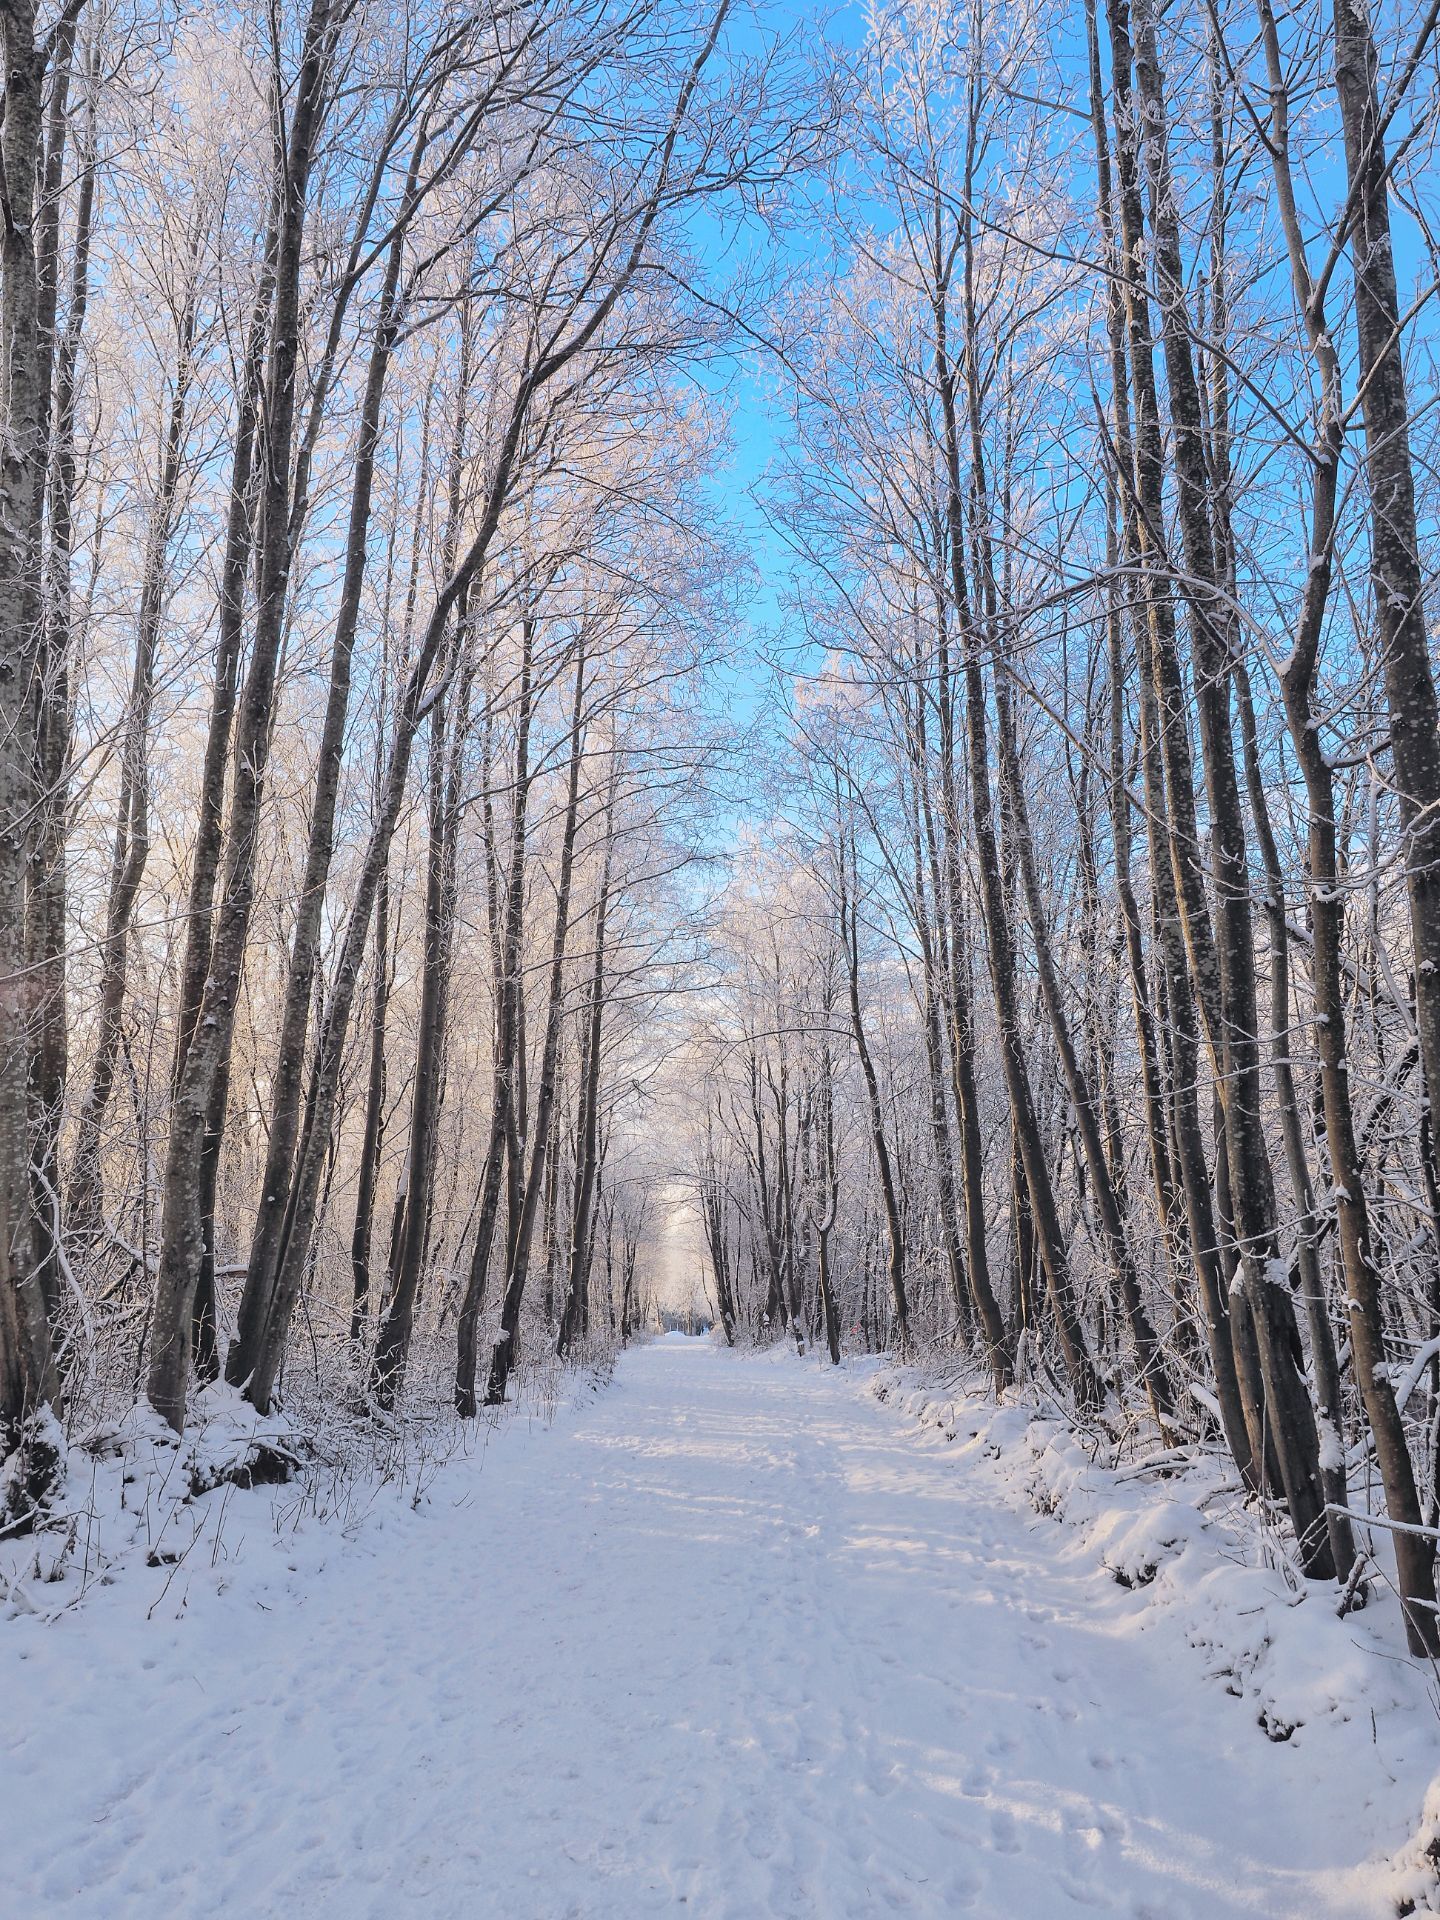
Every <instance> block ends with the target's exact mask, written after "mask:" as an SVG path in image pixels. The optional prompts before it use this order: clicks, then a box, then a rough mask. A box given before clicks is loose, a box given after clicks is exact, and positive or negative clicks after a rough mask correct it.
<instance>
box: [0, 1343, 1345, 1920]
mask: <svg viewBox="0 0 1440 1920" xmlns="http://www.w3.org/2000/svg"><path fill="white" fill-rule="evenodd" d="M247 1567H248V1572H247V1571H245V1569H246V1568H247ZM223 1574H224V1566H223V1563H222V1564H221V1565H220V1567H219V1568H218V1569H215V1570H212V1569H208V1568H207V1569H204V1570H197V1572H196V1573H195V1575H194V1576H193V1580H194V1584H193V1587H192V1589H191V1594H190V1600H189V1603H188V1604H187V1605H186V1606H185V1608H184V1609H183V1611H182V1612H181V1613H180V1617H179V1618H168V1619H167V1618H166V1617H165V1612H164V1610H159V1611H157V1615H156V1618H155V1619H153V1620H151V1621H149V1622H146V1621H145V1619H144V1615H143V1610H142V1609H140V1608H139V1606H138V1605H136V1604H134V1603H133V1602H131V1601H127V1600H125V1599H124V1598H123V1597H122V1588H123V1587H124V1585H125V1584H126V1583H125V1582H123V1581H122V1583H121V1586H120V1587H117V1588H115V1589H112V1590H109V1591H108V1592H105V1593H99V1594H96V1595H93V1596H92V1598H91V1599H90V1600H89V1601H88V1602H87V1604H86V1606H85V1607H84V1608H83V1609H82V1610H81V1611H80V1612H78V1613H76V1614H74V1615H72V1616H68V1617H67V1618H66V1619H65V1620H64V1621H62V1622H60V1623H57V1624H56V1625H54V1626H50V1627H46V1626H42V1625H41V1624H40V1623H39V1622H38V1621H26V1620H21V1621H17V1622H12V1623H11V1624H10V1625H8V1626H6V1627H4V1628H0V1716H3V1717H0V1861H3V1871H0V1910H3V1912H4V1913H5V1914H7V1915H11V1914H13V1915H15V1916H16V1917H17V1920H20V1917H21V1916H24V1920H49V1916H51V1915H57V1916H58V1915H65V1916H72V1915H73V1916H87V1917H89V1916H94V1920H130V1916H136V1917H137V1920H138V1917H139V1916H145V1920H160V1916H167V1917H168V1916H177V1917H183V1920H198V1917H199V1916H203V1915H224V1916H227V1917H228V1920H248V1917H249V1916H257V1920H258V1916H271V1915H274V1916H280V1915H284V1916H286V1920H306V1917H307V1916H325V1920H352V1917H353V1920H361V1917H364V1916H374V1920H409V1917H410V1916H414V1917H415V1920H420V1917H421V1916H423V1920H461V1916H464V1917H465V1920H491V1917H493V1920H501V1916H504V1920H562V1916H576V1917H577V1920H581V1917H583V1920H612V1917H613V1920H631V1917H632V1916H635V1915H641V1914H648V1913H665V1914H680V1913H684V1914H687V1915H690V1916H694V1920H701V1917H702V1916H705V1917H706V1920H722V1917H723V1920H742V1916H743V1917H744V1920H752V1917H753V1920H771V1917H772V1916H774V1917H776V1920H784V1917H785V1916H792V1915H793V1916H806V1917H807V1920H842V1917H843V1916H852V1915H853V1916H857V1917H859V1916H864V1917H867V1920H868V1917H869V1916H876V1915H884V1914H888V1913H892V1912H893V1913H902V1914H911V1915H919V1916H934V1917H935V1920H939V1917H940V1916H950V1915H962V1914H973V1915H976V1916H980V1917H981V1920H1052V1916H1063V1915H1067V1914H1070V1913H1072V1912H1073V1913H1076V1914H1085V1913H1100V1914H1104V1913H1116V1914H1121V1915H1125V1916H1130V1920H1142V1916H1148V1917H1149V1920H1202V1916H1203V1920H1222V1917H1223V1916H1242V1915H1243V1916H1254V1915H1259V1914H1266V1915H1280V1914H1283V1915H1293V1916H1296V1917H1297V1920H1298V1917H1299V1916H1304V1920H1321V1917H1322V1916H1335V1917H1336V1920H1340V1917H1342V1916H1343V1920H1358V1916H1360V1915H1362V1914H1365V1913H1366V1912H1369V1911H1371V1910H1372V1909H1371V1908H1370V1907H1369V1905H1368V1904H1367V1902H1366V1899H1365V1896H1364V1895H1363V1893H1362V1891H1361V1882H1360V1880H1359V1879H1358V1878H1357V1877H1355V1876H1354V1875H1353V1874H1352V1873H1351V1872H1350V1869H1351V1868H1353V1867H1356V1866H1358V1864H1359V1861H1360V1858H1361V1855H1362V1854H1363V1853H1364V1852H1365V1851H1366V1850H1367V1849H1368V1847H1369V1846H1371V1845H1372V1844H1373V1836H1371V1835H1370V1834H1369V1833H1368V1831H1367V1828H1366V1816H1365V1812H1364V1809H1363V1806H1361V1805H1360V1804H1358V1803H1359V1802H1360V1801H1361V1800H1362V1799H1363V1795H1362V1794H1361V1793H1360V1792H1359V1791H1358V1790H1356V1783H1354V1782H1349V1783H1347V1782H1344V1781H1341V1782H1336V1783H1333V1786H1331V1785H1330V1783H1327V1787H1329V1790H1327V1791H1322V1792H1320V1793H1319V1794H1318V1796H1317V1793H1316V1788H1315V1781H1314V1778H1313V1774H1312V1773H1311V1771H1310V1770H1309V1769H1308V1768H1307V1767H1306V1765H1305V1763H1304V1761H1303V1758H1302V1757H1301V1756H1300V1755H1299V1754H1298V1753H1297V1752H1295V1751H1294V1750H1293V1749H1292V1748H1289V1747H1285V1746H1273V1745H1271V1744H1269V1743H1267V1742H1266V1741H1265V1740H1264V1739H1263V1737H1261V1735H1260V1734H1259V1733H1258V1731H1257V1729H1256V1727H1255V1725H1254V1721H1253V1717H1252V1715H1251V1714H1250V1713H1248V1712H1247V1711H1246V1710H1245V1709H1244V1708H1243V1707H1242V1706H1241V1705H1239V1704H1238V1703H1237V1702H1236V1701H1234V1700H1232V1699H1229V1698H1227V1697H1226V1695H1225V1694H1224V1692H1223V1690H1222V1688H1221V1687H1220V1686H1219V1685H1216V1684H1213V1683H1210V1684H1207V1683H1206V1682H1205V1681H1204V1680H1203V1679H1202V1677H1201V1663H1200V1660H1199V1656H1198V1655H1195V1654H1193V1653H1192V1652H1190V1650H1189V1649H1187V1648H1184V1647H1177V1645H1176V1642H1175V1640H1174V1638H1173V1636H1171V1635H1169V1634H1166V1633H1149V1632H1147V1631H1145V1630H1144V1628H1143V1625H1142V1624H1141V1622H1142V1620H1143V1608H1142V1606H1141V1603H1140V1601H1139V1600H1138V1598H1137V1597H1136V1596H1132V1595H1127V1594H1124V1593H1122V1592H1121V1591H1120V1590H1119V1589H1118V1588H1116V1587H1115V1586H1114V1584H1113V1583H1112V1582H1109V1581H1107V1580H1106V1579H1105V1577H1104V1575H1103V1574H1102V1573H1100V1572H1099V1571H1098V1570H1097V1569H1096V1568H1095V1566H1094V1563H1093V1561H1087V1560H1083V1559H1082V1558H1081V1557H1077V1556H1076V1555H1074V1554H1073V1553H1071V1552H1067V1549H1066V1541H1065V1533H1064V1530H1063V1529H1060V1528H1057V1527H1056V1526H1054V1525H1053V1524H1052V1523H1049V1522H1046V1521H1042V1520H1038V1519H1036V1518H1035V1517H1034V1516H1030V1515H1024V1514H1021V1513H1018V1512H1015V1511H1012V1510H1010V1509H1009V1508H1007V1507H1006V1506H1005V1505H1003V1504H1002V1502H1001V1499H1000V1496H999V1494H998V1492H997V1489H996V1488H995V1486H994V1485H993V1484H990V1483H989V1482H988V1481H986V1480H984V1478H983V1477H981V1476H976V1475H966V1474H965V1473H963V1472H958V1471H956V1469H955V1463H954V1461H953V1459H952V1458H947V1456H946V1451H945V1449H944V1447H943V1445H937V1444H936V1443H934V1442H933V1441H932V1442H930V1443H929V1444H927V1443H926V1442H925V1441H924V1440H923V1439H922V1438H921V1437H920V1436H919V1435H917V1434H916V1432H915V1431H914V1430H913V1428H910V1427H907V1426H906V1425H905V1424H904V1423H903V1422H902V1421H901V1420H900V1419H899V1418H897V1416H896V1415H895V1414H894V1413H893V1412H891V1411H889V1410H888V1409H886V1408H884V1407H881V1406H879V1405H877V1404H876V1403H875V1402H874V1401H873V1400H871V1399H870V1398H869V1396H867V1395H865V1394H863V1393H862V1392H859V1391H857V1387H856V1384H855V1383H854V1382H853V1381H847V1380H844V1379H836V1378H834V1377H831V1376H829V1375H827V1374H826V1373H825V1372H824V1371H823V1370H821V1369H819V1368H814V1367H809V1366H801V1365H798V1364H795V1363H793V1362H789V1363H787V1362H783V1361H778V1360H777V1359H775V1358H774V1357H770V1358H744V1357H731V1356H727V1355H725V1354H721V1353H716V1352H713V1351H711V1350H710V1348H709V1347H708V1346H706V1345H703V1344H701V1343H698V1342H683V1341H676V1340H667V1341H662V1342H659V1343H657V1344H655V1345H653V1346H651V1347H648V1348H644V1349H642V1350H640V1351H638V1352H635V1353H633V1354H631V1355H630V1356H628V1357H627V1358H626V1359H625V1360H624V1361H623V1362H622V1365H621V1368H620V1371H619V1374H618V1377H617V1379H616V1381H615V1383H614V1385H613V1386H612V1387H611V1388H610V1389H608V1390H607V1391H606V1392H605V1393H603V1394H602V1395H600V1396H599V1397H598V1398H597V1399H595V1400H594V1401H593V1403H591V1404H590V1405H588V1406H587V1407H586V1408H585V1409H584V1410H583V1411H581V1412H578V1413H576V1414H574V1415H573V1416H567V1417H565V1418H564V1419H562V1421H561V1422H560V1423H559V1424H558V1425H557V1426H556V1427H555V1428H554V1429H553V1430H552V1431H550V1432H544V1431H540V1430H536V1431H535V1432H534V1433H533V1434H530V1435H528V1436H527V1435H526V1434H525V1433H524V1432H523V1431H512V1432H510V1433H506V1434H502V1435H501V1436H500V1437H499V1438H498V1439H497V1441H496V1442H495V1445H494V1448H493V1450H492V1452H491V1454H490V1457H489V1459H488V1461H487V1462H486V1463H485V1464H484V1467H483V1471H482V1470H481V1467H480V1463H479V1462H476V1461H470V1462H464V1461H462V1462H457V1463H454V1464H453V1465H452V1466H451V1467H449V1468H447V1469H446V1470H445V1471H444V1473H443V1474H442V1475H441V1477H440V1479H439V1480H438V1481H437V1483H436V1486H435V1488H434V1490H433V1494H432V1498H431V1501H430V1503H429V1505H428V1506H426V1507H424V1508H422V1509H421V1511H419V1512H415V1513H412V1512H410V1511H408V1510H406V1509H403V1508H392V1509H391V1511H390V1513H389V1516H388V1517H387V1518H386V1519H385V1521H384V1524H383V1525H382V1524H380V1523H379V1521H378V1519H377V1518H375V1517H372V1518H371V1520H370V1521H369V1522H367V1523H366V1524H365V1525H364V1526H363V1527H362V1528H361V1529H360V1530H359V1533H358V1536H357V1537H356V1538H355V1539H353V1540H350V1541H346V1540H342V1539H341V1538H339V1536H338V1534H337V1533H336V1531H335V1530H334V1529H333V1528H332V1529H329V1530H326V1529H321V1528H312V1529H310V1530H309V1531H308V1532H307V1533H306V1534H304V1535H303V1536H301V1538H300V1539H298V1540H295V1541H290V1542H285V1543H282V1542H278V1541H275V1540H271V1541H269V1542H266V1541H263V1540H256V1541H252V1542H251V1543H249V1544H248V1545H247V1546H246V1549H245V1553H244V1555H243V1557H242V1560H241V1562H240V1563H239V1567H238V1569H237V1570H236V1571H235V1573H234V1578H233V1584H231V1585H230V1586H229V1588H228V1590H227V1591H223V1592H222V1591H219V1590H218V1589H219V1588H220V1586H221V1583H222V1576H223ZM161 1577H163V1576H160V1575H158V1574H157V1575H155V1576H153V1578H154V1579H155V1580H156V1581H157V1582H158V1580H159V1579H160V1578H161ZM127 1579H128V1576H127ZM155 1590H156V1589H155V1588H153V1587H152V1588H151V1589H150V1590H149V1591H148V1592H147V1594H146V1596H145V1599H146V1602H147V1604H148V1601H149V1600H150V1599H153V1597H154V1592H155ZM171 1611H174V1609H172V1610H171Z"/></svg>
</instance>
